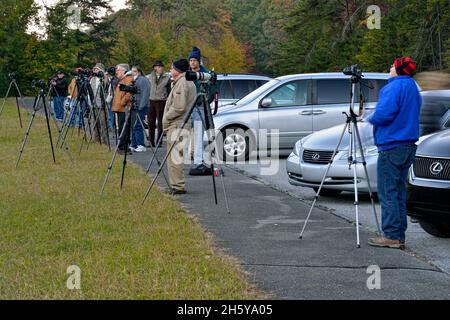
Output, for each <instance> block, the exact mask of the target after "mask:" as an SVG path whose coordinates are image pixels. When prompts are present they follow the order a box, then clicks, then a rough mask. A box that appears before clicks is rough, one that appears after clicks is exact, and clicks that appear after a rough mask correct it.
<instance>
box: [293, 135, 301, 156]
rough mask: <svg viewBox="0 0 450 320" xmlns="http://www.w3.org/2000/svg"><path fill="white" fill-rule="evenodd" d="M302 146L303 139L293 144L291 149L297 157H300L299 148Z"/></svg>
mask: <svg viewBox="0 0 450 320" xmlns="http://www.w3.org/2000/svg"><path fill="white" fill-rule="evenodd" d="M302 147H303V139H301V140H298V141H297V143H296V144H295V147H294V150H293V151H292V152H293V153H294V154H295V155H296V156H297V157H300V153H301V152H300V149H301V148H302Z"/></svg>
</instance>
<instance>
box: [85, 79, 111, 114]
mask: <svg viewBox="0 0 450 320" xmlns="http://www.w3.org/2000/svg"><path fill="white" fill-rule="evenodd" d="M109 82H110V78H109V76H107V75H105V77H104V79H103V93H105V92H106V91H107V90H108V87H109ZM90 83H91V87H92V93H93V96H92V100H94V99H95V105H96V107H97V108H101V107H102V96H101V95H102V94H103V93H102V91H101V90H100V89H99V87H100V85H101V81H100V79H99V78H98V77H92V79H91V81H90ZM105 95H106V93H105ZM104 98H105V99H106V97H104Z"/></svg>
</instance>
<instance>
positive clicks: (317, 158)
mask: <svg viewBox="0 0 450 320" xmlns="http://www.w3.org/2000/svg"><path fill="white" fill-rule="evenodd" d="M312 158H313V160H314V161H319V160H320V154H318V153H316V154H315V155H314V156H313V157H312Z"/></svg>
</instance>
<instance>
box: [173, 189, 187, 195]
mask: <svg viewBox="0 0 450 320" xmlns="http://www.w3.org/2000/svg"><path fill="white" fill-rule="evenodd" d="M170 194H171V195H173V196H178V195H183V194H186V190H176V189H173V190H172V192H171V193H170Z"/></svg>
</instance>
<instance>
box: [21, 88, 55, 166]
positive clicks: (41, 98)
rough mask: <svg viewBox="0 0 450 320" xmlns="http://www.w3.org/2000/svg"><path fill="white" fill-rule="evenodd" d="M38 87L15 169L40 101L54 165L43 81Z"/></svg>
mask: <svg viewBox="0 0 450 320" xmlns="http://www.w3.org/2000/svg"><path fill="white" fill-rule="evenodd" d="M38 86H39V88H40V89H39V93H38V95H37V96H36V98H35V99H34V104H33V114H32V115H31V119H30V123H29V125H28V128H27V131H26V133H25V137H24V138H23V141H22V145H21V147H20V150H19V155H18V158H17V162H16V168H17V167H18V166H19V162H20V159H21V158H22V154H23V150H24V148H25V144H26V142H27V140H28V136H29V135H30V131H31V126H32V125H33V122H34V118H35V116H36V113H37V112H38V110H39V109H40V108H39V102H41V101H42V105H43V107H44V113H45V121H46V123H47V131H48V138H49V140H50V147H51V149H52V156H53V162H54V163H56V158H55V149H54V148H53V140H52V131H51V129H50V122H49V119H48V109H47V103H46V102H45V99H46V96H45V83H43V81H39V83H38Z"/></svg>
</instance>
